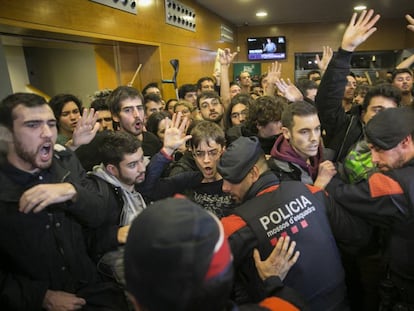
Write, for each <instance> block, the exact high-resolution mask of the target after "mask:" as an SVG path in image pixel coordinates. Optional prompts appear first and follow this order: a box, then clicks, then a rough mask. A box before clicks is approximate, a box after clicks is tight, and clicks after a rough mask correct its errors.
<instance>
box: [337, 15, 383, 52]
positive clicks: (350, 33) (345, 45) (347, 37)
mask: <svg viewBox="0 0 414 311" xmlns="http://www.w3.org/2000/svg"><path fill="white" fill-rule="evenodd" d="M379 19H380V15H379V14H376V15H375V16H374V10H369V11H362V13H361V14H360V15H359V17H358V19H357V13H354V14H352V17H351V21H350V22H349V25H348V27H347V28H346V30H345V33H344V35H343V37H342V44H341V48H342V49H343V50H346V51H349V52H353V51H354V50H355V49H356V48H357V47H358V46H359V45H360V44H361V43H363V42H364V41H365V40H367V39H368V38H369V37H370V36H371V35H372V34H373V33H374V32H375V31H376V30H377V28H376V27H374V25H375V24H376V23H377V21H378V20H379Z"/></svg>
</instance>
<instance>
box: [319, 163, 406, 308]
mask: <svg viewBox="0 0 414 311" xmlns="http://www.w3.org/2000/svg"><path fill="white" fill-rule="evenodd" d="M413 176H414V160H411V161H410V162H409V163H408V164H407V165H406V166H405V167H402V168H399V169H394V170H392V171H389V172H385V173H374V174H372V175H371V176H370V177H369V178H368V180H366V181H362V182H359V183H357V184H354V185H349V184H342V183H340V182H339V180H337V179H335V180H333V182H331V183H330V184H329V185H328V187H327V190H328V191H329V193H330V194H331V196H333V197H334V199H335V203H336V204H335V205H334V208H332V209H331V210H330V213H329V216H330V220H331V223H332V226H333V230H334V231H335V233H336V237H337V238H338V240H340V241H341V242H343V243H347V244H351V245H359V246H361V247H362V246H364V245H365V244H366V243H367V242H368V241H369V238H370V236H371V234H372V232H373V228H375V227H379V228H382V229H385V230H386V232H387V237H388V243H387V244H386V246H385V248H384V252H385V256H384V259H385V260H386V263H387V264H388V267H389V274H390V276H391V279H393V280H394V281H395V282H396V283H397V285H398V284H400V287H404V292H405V293H404V297H403V298H404V299H406V300H408V302H409V303H411V304H414V261H413V258H414V239H413V236H414V179H413ZM338 183H340V184H338Z"/></svg>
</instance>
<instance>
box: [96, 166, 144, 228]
mask: <svg viewBox="0 0 414 311" xmlns="http://www.w3.org/2000/svg"><path fill="white" fill-rule="evenodd" d="M91 174H93V175H95V176H98V177H99V178H101V179H103V180H105V181H106V182H107V183H109V184H111V185H113V186H115V187H117V188H119V190H120V193H121V195H122V199H123V202H124V206H123V207H122V211H121V216H120V219H119V225H120V226H126V225H130V224H131V223H132V221H133V220H134V218H135V217H136V216H137V215H138V214H139V213H141V212H142V211H143V210H144V208H146V204H145V201H144V199H143V198H142V196H141V194H140V193H139V192H137V191H129V190H128V189H126V188H125V185H124V184H122V183H121V182H120V181H119V180H118V179H117V178H116V177H115V176H113V175H111V174H109V173H108V172H107V171H106V170H105V167H104V165H103V164H102V163H101V164H100V165H96V166H94V168H93V170H92V172H91Z"/></svg>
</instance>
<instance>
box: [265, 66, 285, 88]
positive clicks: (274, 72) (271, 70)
mask: <svg viewBox="0 0 414 311" xmlns="http://www.w3.org/2000/svg"><path fill="white" fill-rule="evenodd" d="M281 76H282V64H279V63H278V62H273V63H271V65H270V66H268V67H267V81H268V83H271V84H275V83H276V82H277V81H278V80H279V79H280V77H281Z"/></svg>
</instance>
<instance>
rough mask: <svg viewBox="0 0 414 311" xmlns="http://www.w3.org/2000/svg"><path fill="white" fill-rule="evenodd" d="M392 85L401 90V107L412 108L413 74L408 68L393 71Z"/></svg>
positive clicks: (413, 102) (413, 101)
mask: <svg viewBox="0 0 414 311" xmlns="http://www.w3.org/2000/svg"><path fill="white" fill-rule="evenodd" d="M392 85H394V86H395V87H396V88H398V89H400V90H401V93H402V100H401V105H402V106H413V105H414V97H413V94H412V91H413V72H412V70H411V69H409V68H399V69H395V70H394V72H393V73H392Z"/></svg>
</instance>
